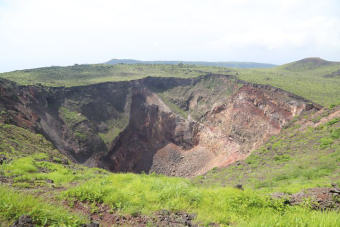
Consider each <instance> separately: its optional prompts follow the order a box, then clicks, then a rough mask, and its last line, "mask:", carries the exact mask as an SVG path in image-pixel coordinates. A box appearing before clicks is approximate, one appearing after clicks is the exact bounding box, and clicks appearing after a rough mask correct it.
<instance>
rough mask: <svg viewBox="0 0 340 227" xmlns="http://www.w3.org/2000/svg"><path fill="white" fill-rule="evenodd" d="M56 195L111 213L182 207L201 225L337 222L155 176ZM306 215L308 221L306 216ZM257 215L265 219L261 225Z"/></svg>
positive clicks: (108, 180) (121, 177)
mask: <svg viewBox="0 0 340 227" xmlns="http://www.w3.org/2000/svg"><path fill="white" fill-rule="evenodd" d="M62 198H65V199H67V200H70V201H75V200H80V201H84V202H89V203H94V204H96V203H104V204H106V205H108V206H109V207H110V208H111V209H112V211H114V212H120V213H123V214H125V213H129V214H136V213H143V214H152V213H153V212H154V211H157V210H162V209H166V210H170V211H186V212H189V213H195V214H197V220H196V221H197V222H199V223H201V224H209V223H219V224H222V225H239V226H261V224H262V223H265V225H262V226H276V224H277V223H279V225H277V226H284V225H285V224H287V225H288V224H299V223H304V224H305V226H336V224H337V223H338V220H339V215H337V213H335V212H325V213H322V212H314V211H310V210H309V208H307V207H305V208H304V207H298V208H295V207H289V206H287V205H285V204H284V203H283V201H279V200H272V199H270V198H269V197H268V196H266V195H265V194H261V193H259V192H255V191H252V190H245V191H242V190H238V189H234V188H222V187H218V188H198V187H196V186H194V185H193V184H191V183H190V182H189V181H188V180H185V179H180V178H169V177H165V176H159V175H143V174H142V175H135V174H112V175H109V176H107V177H104V178H102V179H93V180H90V181H87V182H85V183H83V184H81V185H79V186H76V187H74V188H71V189H69V190H67V191H65V192H64V193H62ZM311 215H312V217H313V219H308V218H307V217H308V216H311ZM267 217H270V218H267ZM262 218H267V219H266V220H263V222H262V223H261V220H262ZM287 218H289V219H287ZM286 219H287V220H286ZM314 221H316V222H315V223H314ZM314 224H316V225H314ZM293 226H294V225H293Z"/></svg>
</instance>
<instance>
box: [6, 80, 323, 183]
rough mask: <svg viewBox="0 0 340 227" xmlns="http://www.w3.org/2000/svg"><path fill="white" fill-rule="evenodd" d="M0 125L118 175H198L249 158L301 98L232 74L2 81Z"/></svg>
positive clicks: (301, 106)
mask: <svg viewBox="0 0 340 227" xmlns="http://www.w3.org/2000/svg"><path fill="white" fill-rule="evenodd" d="M0 94H1V96H0V121H2V122H8V123H14V124H16V125H19V126H21V127H25V128H29V129H31V130H33V131H35V132H38V133H41V134H43V135H45V136H46V137H47V138H48V139H49V140H50V141H52V142H53V144H54V145H55V146H56V148H57V149H59V150H60V151H61V152H62V153H64V154H66V155H68V156H69V157H70V158H71V159H72V160H74V161H76V162H79V163H84V164H86V165H88V166H99V167H103V168H107V169H110V170H111V171H115V172H126V171H129V172H142V171H144V172H157V173H162V174H166V175H175V176H194V175H199V174H203V173H205V172H207V171H208V170H210V169H212V168H214V167H221V166H226V165H228V164H230V163H232V162H235V161H237V160H240V159H244V158H245V157H247V155H249V154H250V152H251V151H252V150H254V149H256V148H257V147H259V146H260V145H261V144H262V143H263V142H264V141H265V140H267V139H268V138H269V137H270V136H272V135H275V134H278V133H279V132H280V130H281V128H282V127H284V126H285V125H286V124H287V123H288V122H289V121H290V120H291V119H292V118H293V117H294V116H297V115H299V114H301V113H302V112H303V111H309V110H314V109H319V108H320V106H318V105H315V104H312V103H311V102H309V101H307V100H304V99H303V98H301V97H298V96H295V95H292V94H290V93H288V92H285V91H283V90H280V89H277V88H274V87H271V86H264V85H256V84H250V83H246V82H243V81H239V80H237V79H235V78H234V77H232V76H224V75H207V76H204V77H198V78H190V79H180V78H144V79H141V80H135V81H125V82H110V83H103V84H96V85H89V86H80V87H71V88H63V87H59V88H51V87H43V86H18V85H16V84H15V83H13V82H10V81H7V80H0Z"/></svg>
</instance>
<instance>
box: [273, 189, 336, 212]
mask: <svg viewBox="0 0 340 227" xmlns="http://www.w3.org/2000/svg"><path fill="white" fill-rule="evenodd" d="M271 196H272V198H275V199H284V200H285V203H286V204H289V205H292V206H294V205H308V206H310V207H311V208H312V209H315V210H339V209H340V188H339V187H337V186H336V185H334V186H333V187H332V188H309V189H306V190H304V191H302V192H299V193H295V194H291V195H290V194H287V193H273V194H272V195H271Z"/></svg>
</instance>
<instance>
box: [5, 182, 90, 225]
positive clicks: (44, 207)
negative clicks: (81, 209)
mask: <svg viewBox="0 0 340 227" xmlns="http://www.w3.org/2000/svg"><path fill="white" fill-rule="evenodd" d="M0 198H1V200H0V220H6V221H9V222H13V221H15V220H17V219H18V218H19V217H20V216H21V215H30V216H31V217H32V219H33V221H34V222H35V223H36V224H37V225H40V226H46V225H48V226H62V225H64V226H65V225H66V226H79V225H80V224H81V223H86V222H87V220H86V219H85V218H84V217H81V216H79V215H75V214H71V213H70V212H69V211H67V210H65V208H64V207H61V206H56V205H53V204H51V203H48V202H45V201H42V199H37V198H35V197H33V196H31V195H28V194H25V193H19V192H16V191H14V190H12V189H10V188H8V187H5V186H2V185H0Z"/></svg>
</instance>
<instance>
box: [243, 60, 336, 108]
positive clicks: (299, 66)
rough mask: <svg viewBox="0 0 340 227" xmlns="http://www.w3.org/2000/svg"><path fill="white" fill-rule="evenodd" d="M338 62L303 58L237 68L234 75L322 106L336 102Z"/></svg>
mask: <svg viewBox="0 0 340 227" xmlns="http://www.w3.org/2000/svg"><path fill="white" fill-rule="evenodd" d="M339 70H340V63H339V62H328V61H324V60H322V59H321V60H320V61H319V60H318V61H313V60H310V59H303V60H300V61H297V62H293V63H290V64H286V65H282V66H278V67H274V68H270V69H239V70H238V75H237V77H238V78H240V79H241V80H246V81H249V82H253V83H259V84H269V85H272V86H274V87H278V88H282V89H284V90H286V91H290V92H292V93H294V94H297V95H300V96H302V97H304V98H306V99H309V100H312V101H314V102H316V103H319V104H321V105H324V106H329V105H331V104H339V103H340V89H339V87H340V77H338V76H329V75H334V74H336V73H337V72H338V71H339Z"/></svg>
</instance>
